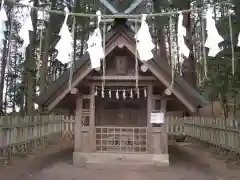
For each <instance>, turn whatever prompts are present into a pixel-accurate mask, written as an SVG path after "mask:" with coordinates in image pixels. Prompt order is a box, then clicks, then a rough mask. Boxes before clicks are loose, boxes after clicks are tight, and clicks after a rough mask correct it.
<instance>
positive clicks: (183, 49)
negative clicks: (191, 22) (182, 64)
mask: <svg viewBox="0 0 240 180" xmlns="http://www.w3.org/2000/svg"><path fill="white" fill-rule="evenodd" d="M186 33H187V31H186V28H185V27H184V26H183V14H182V13H180V14H179V17H178V35H177V36H178V49H179V56H180V57H181V56H182V55H183V56H185V57H186V58H188V56H189V53H190V50H189V49H188V47H187V45H186V44H185V41H184V36H186ZM181 59H182V58H181Z"/></svg>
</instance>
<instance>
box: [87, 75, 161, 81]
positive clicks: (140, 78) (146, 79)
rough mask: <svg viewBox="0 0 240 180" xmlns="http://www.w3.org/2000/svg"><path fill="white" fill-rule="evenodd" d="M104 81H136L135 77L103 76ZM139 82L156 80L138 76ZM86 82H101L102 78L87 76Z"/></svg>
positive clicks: (151, 77) (152, 77)
mask: <svg viewBox="0 0 240 180" xmlns="http://www.w3.org/2000/svg"><path fill="white" fill-rule="evenodd" d="M104 79H105V80H132V81H133V80H136V76H105V77H104ZM138 79H139V80H143V81H154V80H157V78H156V77H154V76H138ZM87 80H103V76H89V77H88V78H87Z"/></svg>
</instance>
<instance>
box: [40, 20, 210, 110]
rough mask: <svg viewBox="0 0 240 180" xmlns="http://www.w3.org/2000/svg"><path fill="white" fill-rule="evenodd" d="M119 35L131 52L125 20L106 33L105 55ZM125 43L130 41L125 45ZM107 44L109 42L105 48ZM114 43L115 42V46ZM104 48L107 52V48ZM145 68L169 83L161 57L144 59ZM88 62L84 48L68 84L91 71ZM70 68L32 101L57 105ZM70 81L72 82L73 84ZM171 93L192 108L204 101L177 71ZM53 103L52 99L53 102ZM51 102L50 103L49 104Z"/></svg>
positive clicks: (167, 68)
mask: <svg viewBox="0 0 240 180" xmlns="http://www.w3.org/2000/svg"><path fill="white" fill-rule="evenodd" d="M119 36H123V37H124V39H125V40H126V42H127V43H125V44H124V45H125V46H126V48H127V49H128V50H130V52H132V53H133V54H134V52H135V39H134V32H133V31H132V30H131V28H130V27H129V26H127V25H126V24H118V25H115V26H114V27H113V28H112V29H111V30H110V31H109V32H108V33H107V35H106V45H105V47H106V49H108V50H106V55H107V54H108V53H110V52H111V51H112V50H113V49H114V46H113V45H112V44H114V42H115V41H116V38H117V37H119ZM129 43H130V44H131V45H129ZM110 46H113V47H111V48H109V47H110ZM116 46H117V44H115V47H116ZM107 51H108V52H107ZM147 66H148V68H149V70H150V71H151V72H152V73H153V74H154V75H155V76H156V78H157V79H158V80H159V81H161V82H162V83H163V84H164V85H165V86H166V87H168V86H169V84H170V83H171V76H172V75H171V74H172V72H171V67H170V66H169V65H168V64H167V61H166V60H164V59H162V58H161V57H157V56H155V57H154V58H153V59H152V60H149V61H148V62H147ZM91 71H92V69H91V63H90V59H89V55H88V52H86V53H85V54H84V55H83V56H82V57H81V58H80V60H78V61H76V63H75V65H74V70H73V80H72V82H73V83H72V85H73V86H74V85H77V84H78V83H79V82H80V81H81V80H82V79H83V78H84V77H85V76H87V75H88V74H89V72H91ZM80 74H81V75H82V74H84V76H83V78H81V79H79V75H80ZM69 75H70V69H68V70H67V71H66V72H64V73H63V74H62V75H61V77H60V78H59V79H57V80H56V81H55V82H54V83H53V84H51V85H50V86H49V87H48V88H47V90H46V91H45V92H44V93H42V94H41V95H40V96H38V97H37V99H36V103H37V104H39V105H40V106H48V108H49V109H52V108H53V107H54V106H56V105H57V103H58V101H55V100H56V98H57V96H56V94H57V92H61V97H60V99H63V98H64V97H65V96H66V95H67V94H68V93H69V90H68V86H67V82H68V80H69ZM74 81H76V83H75V84H74ZM172 92H173V94H174V95H175V96H176V97H177V98H178V99H179V100H180V101H181V102H182V103H183V104H184V105H185V106H186V107H187V108H188V109H189V110H190V111H192V112H194V111H196V110H197V109H198V108H200V107H203V106H205V105H206V104H208V101H206V100H205V99H204V98H203V97H202V96H201V95H200V94H199V93H198V92H197V91H196V90H195V89H194V88H193V87H191V86H190V85H189V84H188V83H187V82H186V81H185V80H184V79H183V78H182V77H181V76H180V75H176V78H175V83H174V86H173V90H172ZM54 101H55V103H52V102H54ZM51 103H52V105H51V106H49V105H50V104H51Z"/></svg>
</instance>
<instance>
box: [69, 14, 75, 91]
mask: <svg viewBox="0 0 240 180" xmlns="http://www.w3.org/2000/svg"><path fill="white" fill-rule="evenodd" d="M75 26H76V17H75V16H74V17H73V24H72V38H73V41H74V39H75ZM74 48H75V47H74V43H73V42H72V49H74ZM71 60H72V61H71V62H70V72H69V73H70V74H69V80H68V88H69V91H71V90H72V77H73V70H74V63H75V59H74V50H73V51H72V53H71Z"/></svg>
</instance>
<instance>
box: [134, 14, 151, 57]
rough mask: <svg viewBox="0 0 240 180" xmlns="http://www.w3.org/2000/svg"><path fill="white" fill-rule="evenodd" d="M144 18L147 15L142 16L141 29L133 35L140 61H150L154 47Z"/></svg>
mask: <svg viewBox="0 0 240 180" xmlns="http://www.w3.org/2000/svg"><path fill="white" fill-rule="evenodd" d="M146 18H147V15H146V14H142V18H141V27H140V28H139V30H138V32H137V33H136V35H135V39H136V40H137V44H136V46H137V51H138V54H139V58H140V60H141V61H148V60H150V59H152V58H153V53H152V50H153V49H154V48H155V45H154V44H153V42H152V37H151V34H150V31H149V27H148V24H147V22H146Z"/></svg>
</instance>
